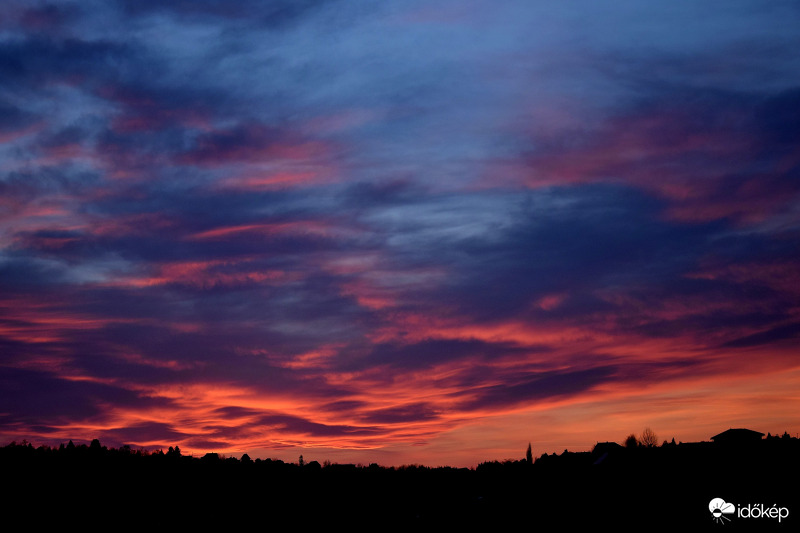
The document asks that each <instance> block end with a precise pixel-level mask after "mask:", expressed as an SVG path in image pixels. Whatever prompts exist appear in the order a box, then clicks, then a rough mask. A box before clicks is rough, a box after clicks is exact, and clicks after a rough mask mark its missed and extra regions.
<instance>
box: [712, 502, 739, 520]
mask: <svg viewBox="0 0 800 533" xmlns="http://www.w3.org/2000/svg"><path fill="white" fill-rule="evenodd" d="M708 510H709V511H711V515H712V516H713V517H714V521H715V522H719V523H721V524H724V523H725V521H728V522H730V521H731V519H730V518H728V517H727V516H724V515H726V514H733V513H735V512H736V506H735V505H733V504H732V503H727V502H726V501H725V500H723V499H722V498H714V499H713V500H711V501H710V502H708Z"/></svg>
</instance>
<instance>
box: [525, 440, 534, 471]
mask: <svg viewBox="0 0 800 533" xmlns="http://www.w3.org/2000/svg"><path fill="white" fill-rule="evenodd" d="M525 459H526V460H527V461H528V464H529V465H532V464H533V449H532V448H531V443H530V442H529V443H528V450H527V451H526V452H525Z"/></svg>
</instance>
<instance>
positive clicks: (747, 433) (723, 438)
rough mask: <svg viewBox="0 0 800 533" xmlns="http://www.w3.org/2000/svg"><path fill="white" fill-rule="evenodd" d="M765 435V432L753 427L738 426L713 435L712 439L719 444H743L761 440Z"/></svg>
mask: <svg viewBox="0 0 800 533" xmlns="http://www.w3.org/2000/svg"><path fill="white" fill-rule="evenodd" d="M763 436H764V434H763V433H760V432H758V431H753V430H752V429H745V428H736V429H726V430H725V431H723V432H722V433H720V434H718V435H714V436H713V437H711V440H712V441H714V442H715V443H717V444H726V445H741V444H754V443H757V442H759V441H761V438H762V437H763Z"/></svg>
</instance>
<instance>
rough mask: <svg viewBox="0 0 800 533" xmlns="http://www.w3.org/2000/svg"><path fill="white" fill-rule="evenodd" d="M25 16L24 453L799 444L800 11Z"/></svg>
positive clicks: (405, 4) (320, 6)
mask: <svg viewBox="0 0 800 533" xmlns="http://www.w3.org/2000/svg"><path fill="white" fill-rule="evenodd" d="M657 4H658V5H655V3H653V2H638V1H616V2H612V3H609V2H595V1H589V0H586V1H576V2H555V1H553V2H550V1H531V0H520V1H499V2H498V1H495V0H491V1H490V0H486V1H480V0H475V1H463V0H451V1H448V0H443V1H438V0H437V1H430V0H425V1H422V0H419V1H417V0H410V1H397V2H373V1H366V0H328V1H305V0H297V1H293V0H275V1H256V0H241V1H237V2H226V1H223V0H197V1H189V0H176V1H172V2H169V1H167V2H164V1H150V0H117V1H110V0H109V1H107V0H102V1H101V0H80V1H77V0H76V1H62V2H53V3H48V2H45V1H42V2H37V1H34V0H31V1H26V0H6V1H5V2H4V3H3V8H2V11H3V15H2V17H0V384H1V386H0V437H2V440H3V441H4V442H3V444H5V443H7V442H10V441H11V440H18V441H19V440H20V439H23V438H27V439H28V440H30V441H32V442H34V443H37V444H38V443H58V442H62V441H65V440H66V439H74V440H76V441H87V440H90V439H92V438H95V437H97V438H100V440H101V442H102V443H103V444H106V445H109V446H118V445H121V444H130V445H132V446H136V447H139V446H141V447H147V448H150V449H153V448H158V447H166V446H172V445H175V444H177V445H179V446H180V447H181V448H182V449H183V450H184V451H185V452H187V453H189V452H194V453H205V452H207V451H217V452H221V453H228V454H240V453H242V452H245V451H246V452H248V453H250V454H251V456H253V457H256V456H257V457H279V458H284V459H289V460H296V458H297V456H298V455H299V454H300V453H303V454H304V455H305V457H306V459H307V460H310V459H316V460H319V461H323V460H325V459H330V460H333V461H339V462H345V461H352V462H364V463H367V462H379V463H382V464H402V463H409V462H422V463H425V464H430V465H436V464H452V465H465V466H469V465H475V464H477V463H478V462H480V461H483V460H491V459H504V458H509V457H514V458H520V457H522V456H523V455H524V453H525V448H526V447H527V444H528V442H529V441H530V442H532V443H533V447H534V453H535V454H536V455H539V454H540V453H543V452H553V451H559V452H560V451H562V450H563V449H564V448H569V449H571V450H581V449H587V448H589V447H591V446H592V445H593V444H594V443H595V442H596V441H605V440H616V441H621V440H622V439H624V437H625V436H626V435H627V434H629V433H631V432H636V433H638V432H640V431H641V430H642V429H643V428H644V427H646V426H649V427H651V428H653V430H654V431H655V432H656V433H657V434H658V435H659V437H660V438H661V439H664V438H666V439H669V438H672V437H673V436H674V437H675V438H676V439H677V440H683V441H690V440H702V439H708V438H709V437H710V436H711V435H714V434H716V433H717V432H719V431H722V430H724V429H727V428H728V427H749V428H752V429H756V430H759V431H762V432H764V433H766V432H768V431H769V432H773V433H775V432H783V431H789V432H790V433H796V432H797V431H800V415H798V413H800V393H799V391H800V355H799V352H800V350H799V349H798V348H799V347H800V252H799V251H798V250H799V245H800V54H798V50H800V31H798V28H800V7H798V3H797V2H796V1H794V0H787V1H782V0H773V1H770V2H763V1H761V0H754V1H743V0H724V1H697V0H685V1H684V0H678V1H672V2H661V3H657Z"/></svg>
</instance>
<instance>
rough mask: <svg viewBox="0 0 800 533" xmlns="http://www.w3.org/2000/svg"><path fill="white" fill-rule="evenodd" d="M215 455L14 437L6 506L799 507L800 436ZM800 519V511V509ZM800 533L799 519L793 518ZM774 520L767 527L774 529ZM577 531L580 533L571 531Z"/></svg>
mask: <svg viewBox="0 0 800 533" xmlns="http://www.w3.org/2000/svg"><path fill="white" fill-rule="evenodd" d="M302 463H303V464H299V463H287V462H284V461H281V460H271V459H266V460H261V459H255V460H252V459H250V458H249V457H248V456H247V455H244V456H243V457H242V458H241V459H237V458H234V457H227V458H226V457H223V456H220V455H218V454H216V453H209V454H206V455H205V456H203V457H189V456H186V455H183V454H182V453H181V451H180V449H179V448H178V447H175V448H169V449H168V450H167V451H163V450H158V451H151V452H148V451H145V450H134V449H131V448H130V447H127V446H123V447H122V448H119V449H114V448H107V447H105V446H102V445H101V444H100V442H99V441H97V440H94V441H92V443H91V444H90V445H85V444H80V445H74V444H73V443H72V442H71V441H70V442H69V443H68V444H66V445H64V444H62V445H60V446H59V447H48V446H39V447H34V446H33V445H31V444H29V443H26V442H23V443H19V444H18V443H11V444H9V445H7V446H5V447H3V448H0V466H2V473H3V480H4V481H5V485H6V486H7V487H12V494H11V496H9V497H7V498H6V499H5V504H6V508H8V509H14V510H15V511H16V512H20V513H27V515H28V516H31V517H36V520H37V522H38V523H50V524H53V525H63V524H68V523H72V522H74V523H80V524H84V525H96V526H100V527H111V526H112V525H113V524H119V523H124V524H127V525H139V526H148V527H149V526H152V525H154V524H155V523H158V525H159V526H160V527H175V528H185V527H187V526H198V525H202V526H208V525H219V526H224V527H226V528H230V527H235V526H237V525H238V526H243V527H244V526H249V527H252V521H253V520H256V521H258V523H259V524H264V525H267V524H272V525H275V524H276V522H275V521H276V520H278V519H279V518H280V519H285V518H286V517H290V518H291V521H292V524H294V525H295V526H302V525H326V524H333V523H338V524H351V525H353V524H362V525H365V526H370V525H374V526H376V527H385V526H386V525H392V526H394V527H398V526H399V527H405V526H408V527H414V526H420V525H430V526H437V527H448V526H485V527H497V526H501V525H508V526H511V525H514V524H516V523H518V522H519V520H520V519H522V520H524V521H525V523H527V524H531V525H532V526H533V525H552V526H556V525H558V524H561V525H567V524H571V526H582V525H584V526H597V525H601V524H619V525H630V526H633V525H634V524H636V523H639V521H645V522H646V521H653V520H655V521H656V522H657V523H658V524H661V525H672V526H676V527H677V526H681V527H687V526H688V527H690V528H691V529H692V530H696V529H698V528H700V529H702V528H704V527H711V526H714V525H716V524H713V522H712V521H711V520H710V514H709V511H708V508H707V507H708V502H709V501H710V499H712V498H715V497H722V498H725V499H726V501H738V502H742V503H744V502H746V501H747V502H762V503H765V504H768V505H771V504H774V503H780V502H784V503H789V502H792V503H794V502H797V501H798V500H797V497H796V495H797V494H798V493H800V491H799V490H798V477H797V474H798V473H800V441H798V439H795V438H790V437H788V435H786V436H785V437H783V438H773V437H771V436H770V437H769V438H766V439H761V440H760V441H758V442H755V443H749V444H741V443H738V444H731V443H728V444H721V443H713V442H701V443H686V444H683V443H681V444H676V443H675V442H674V440H673V441H672V442H671V443H667V442H664V444H663V445H662V446H660V447H650V448H646V447H627V448H626V447H623V446H620V445H618V444H615V443H598V444H597V445H596V446H595V448H594V449H593V450H592V451H591V452H579V453H575V452H568V451H566V450H565V451H564V453H562V454H551V455H548V454H544V455H542V456H540V457H538V458H536V459H535V460H534V461H533V462H531V461H530V460H529V459H528V458H527V457H526V458H524V459H520V460H506V461H503V462H499V461H491V462H485V463H481V464H480V465H478V466H477V467H476V468H474V469H467V468H451V467H440V468H429V467H425V466H421V465H406V466H401V467H383V466H379V465H377V464H370V465H368V466H363V465H343V464H329V463H327V462H326V464H325V465H324V466H323V465H320V463H318V462H317V461H310V462H305V461H303V462H302ZM796 512H800V507H797V508H796ZM788 520H789V521H791V522H790V523H789V524H788V525H786V524H785V523H784V524H781V527H783V528H787V527H788V528H791V527H792V525H791V524H792V523H796V521H797V518H796V517H795V516H793V515H792V516H790V517H789V518H788ZM774 526H775V524H772V523H768V522H764V523H761V524H760V525H759V530H763V529H765V528H767V529H768V528H770V527H774ZM570 529H572V527H570Z"/></svg>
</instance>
